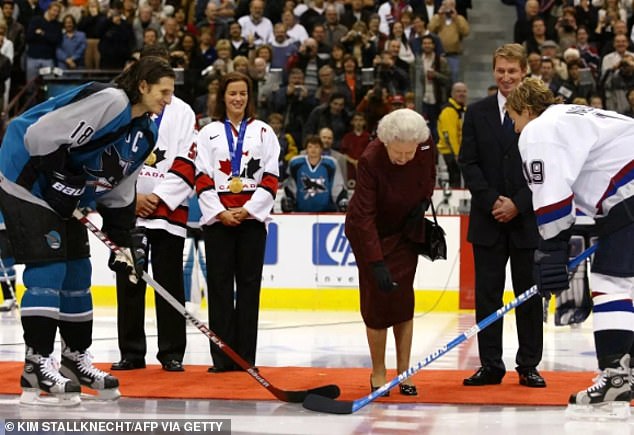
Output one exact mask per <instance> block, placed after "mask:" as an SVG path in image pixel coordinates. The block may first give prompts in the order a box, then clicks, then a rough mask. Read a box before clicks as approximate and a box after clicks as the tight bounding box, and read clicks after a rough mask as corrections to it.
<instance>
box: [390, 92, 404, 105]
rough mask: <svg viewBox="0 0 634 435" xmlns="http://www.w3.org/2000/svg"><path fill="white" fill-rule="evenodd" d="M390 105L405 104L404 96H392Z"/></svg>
mask: <svg viewBox="0 0 634 435" xmlns="http://www.w3.org/2000/svg"><path fill="white" fill-rule="evenodd" d="M390 103H392V104H405V98H403V96H402V95H398V94H397V95H392V96H391V97H390Z"/></svg>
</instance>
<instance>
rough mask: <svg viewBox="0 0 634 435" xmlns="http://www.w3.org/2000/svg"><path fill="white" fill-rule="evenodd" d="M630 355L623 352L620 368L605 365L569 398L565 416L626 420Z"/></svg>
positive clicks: (629, 386)
mask: <svg viewBox="0 0 634 435" xmlns="http://www.w3.org/2000/svg"><path fill="white" fill-rule="evenodd" d="M631 388H632V387H631V375H630V356H629V355H623V357H621V359H620V360H619V367H615V368H611V367H610V368H606V369H605V370H603V372H601V373H600V374H599V375H598V376H597V377H596V378H594V385H592V386H591V387H589V388H588V389H587V390H584V391H580V392H579V393H576V394H573V395H571V396H570V399H569V400H568V409H566V416H568V417H570V418H573V419H591V420H627V419H628V418H629V417H630V399H631Z"/></svg>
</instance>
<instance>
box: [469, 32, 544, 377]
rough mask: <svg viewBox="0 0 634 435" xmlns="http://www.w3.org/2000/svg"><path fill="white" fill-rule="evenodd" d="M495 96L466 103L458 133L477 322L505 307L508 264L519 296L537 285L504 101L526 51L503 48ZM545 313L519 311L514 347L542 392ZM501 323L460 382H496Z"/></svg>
mask: <svg viewBox="0 0 634 435" xmlns="http://www.w3.org/2000/svg"><path fill="white" fill-rule="evenodd" d="M494 59H495V62H494V68H493V74H494V77H495V81H496V84H497V85H498V92H497V93H496V94H493V95H491V96H489V97H486V98H484V99H482V100H480V101H478V102H476V103H474V104H473V105H471V106H469V108H468V110H467V113H466V115H465V119H464V124H463V130H462V137H463V139H462V141H463V142H462V148H461V150H460V156H459V163H460V166H461V168H462V174H463V176H464V180H465V184H466V186H467V188H468V189H469V190H470V191H471V196H472V200H471V213H470V222H469V232H468V240H469V242H471V243H472V244H473V256H474V262H475V302H476V319H477V321H478V322H479V321H481V320H482V319H484V318H485V317H486V316H488V315H489V314H491V313H492V312H494V311H495V310H497V309H498V308H500V307H501V306H502V305H503V302H502V295H503V293H504V281H505V269H506V263H507V261H508V260H509V258H510V260H511V275H512V279H513V290H514V292H515V294H516V295H519V294H520V293H523V292H524V291H526V290H527V289H528V288H530V287H531V286H532V285H533V284H534V280H533V276H532V271H533V252H534V249H535V248H536V247H537V240H538V237H539V236H538V232H537V223H536V220H535V215H534V213H533V207H532V202H531V192H530V190H529V188H528V185H527V184H526V180H525V179H524V175H523V172H522V160H521V157H520V154H519V151H518V148H517V141H518V137H519V135H518V134H517V133H515V131H514V129H513V124H512V122H511V120H510V118H509V117H508V115H507V114H506V110H505V108H504V104H505V103H506V96H507V95H508V94H509V93H510V92H511V91H512V90H513V89H514V88H515V87H516V86H517V85H518V84H519V83H520V82H521V80H522V79H523V77H524V76H525V75H526V70H527V61H526V53H525V51H524V49H523V47H522V46H521V45H519V44H506V45H503V46H502V47H500V48H498V49H497V50H496V52H495V56H494ZM542 316H543V308H542V301H541V299H540V298H532V299H530V300H528V301H526V302H525V303H524V304H522V305H521V306H519V307H518V308H517V310H516V323H517V335H518V341H519V349H518V351H517V355H516V358H515V361H516V363H517V367H516V370H517V371H518V373H519V375H520V384H521V385H525V386H528V387H545V386H546V383H545V381H544V379H543V378H542V377H541V375H540V374H539V372H538V371H537V365H538V364H539V362H540V361H541V358H542V348H543V326H542ZM502 329H503V328H502V319H500V320H499V321H498V322H495V323H494V324H492V325H491V326H489V327H488V328H487V329H485V330H483V331H481V332H480V333H478V351H479V354H480V362H481V364H482V367H480V369H479V370H478V371H477V372H476V373H475V374H474V375H473V376H471V377H470V378H467V379H465V380H464V385H468V386H476V385H487V384H499V383H500V382H501V381H502V378H503V377H504V375H505V373H506V368H505V366H504V362H503V360H502Z"/></svg>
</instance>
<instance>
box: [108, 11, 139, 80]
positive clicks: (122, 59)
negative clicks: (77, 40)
mask: <svg viewBox="0 0 634 435" xmlns="http://www.w3.org/2000/svg"><path fill="white" fill-rule="evenodd" d="M110 13H111V15H110V19H109V20H108V22H107V24H106V27H105V29H104V32H103V34H102V35H101V39H100V40H99V54H100V56H101V68H104V69H122V68H123V66H124V65H125V63H126V61H127V60H128V59H129V58H130V56H131V55H132V46H133V45H134V30H132V25H131V24H130V23H128V22H127V21H125V20H123V19H122V17H121V11H120V10H118V9H112V10H111V11H110ZM147 30H150V29H147Z"/></svg>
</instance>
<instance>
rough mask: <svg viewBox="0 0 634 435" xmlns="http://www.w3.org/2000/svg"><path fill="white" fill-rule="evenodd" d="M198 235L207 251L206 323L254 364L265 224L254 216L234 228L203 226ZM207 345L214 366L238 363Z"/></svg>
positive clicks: (215, 347)
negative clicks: (207, 314) (207, 298)
mask: <svg viewBox="0 0 634 435" xmlns="http://www.w3.org/2000/svg"><path fill="white" fill-rule="evenodd" d="M203 237H204V240H205V253H206V256H207V289H208V295H209V301H208V309H209V326H210V328H211V330H212V331H214V332H215V333H216V334H217V335H218V336H219V337H220V338H221V339H222V340H223V341H224V342H225V343H226V344H227V345H229V347H231V348H232V349H233V350H234V351H236V352H237V353H238V354H239V355H240V356H241V357H242V358H244V359H245V360H246V361H247V362H248V363H249V364H251V365H254V364H255V351H256V347H257V336H258V315H259V311H260V286H261V283H262V266H263V264H264V248H265V244H266V227H265V225H264V224H263V223H262V222H258V221H256V220H253V219H249V220H246V221H244V222H242V223H241V224H240V225H238V226H236V227H228V226H225V225H223V224H221V223H220V222H218V223H215V224H213V225H205V226H203ZM234 286H235V287H234ZM234 288H235V292H234ZM210 346H211V357H212V359H213V363H214V366H215V367H217V368H219V369H229V370H230V369H236V368H237V366H236V365H235V364H233V362H232V361H231V359H230V358H229V357H227V356H226V355H225V354H224V353H223V352H222V351H221V350H220V349H218V347H217V346H216V345H214V344H213V343H211V342H210Z"/></svg>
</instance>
